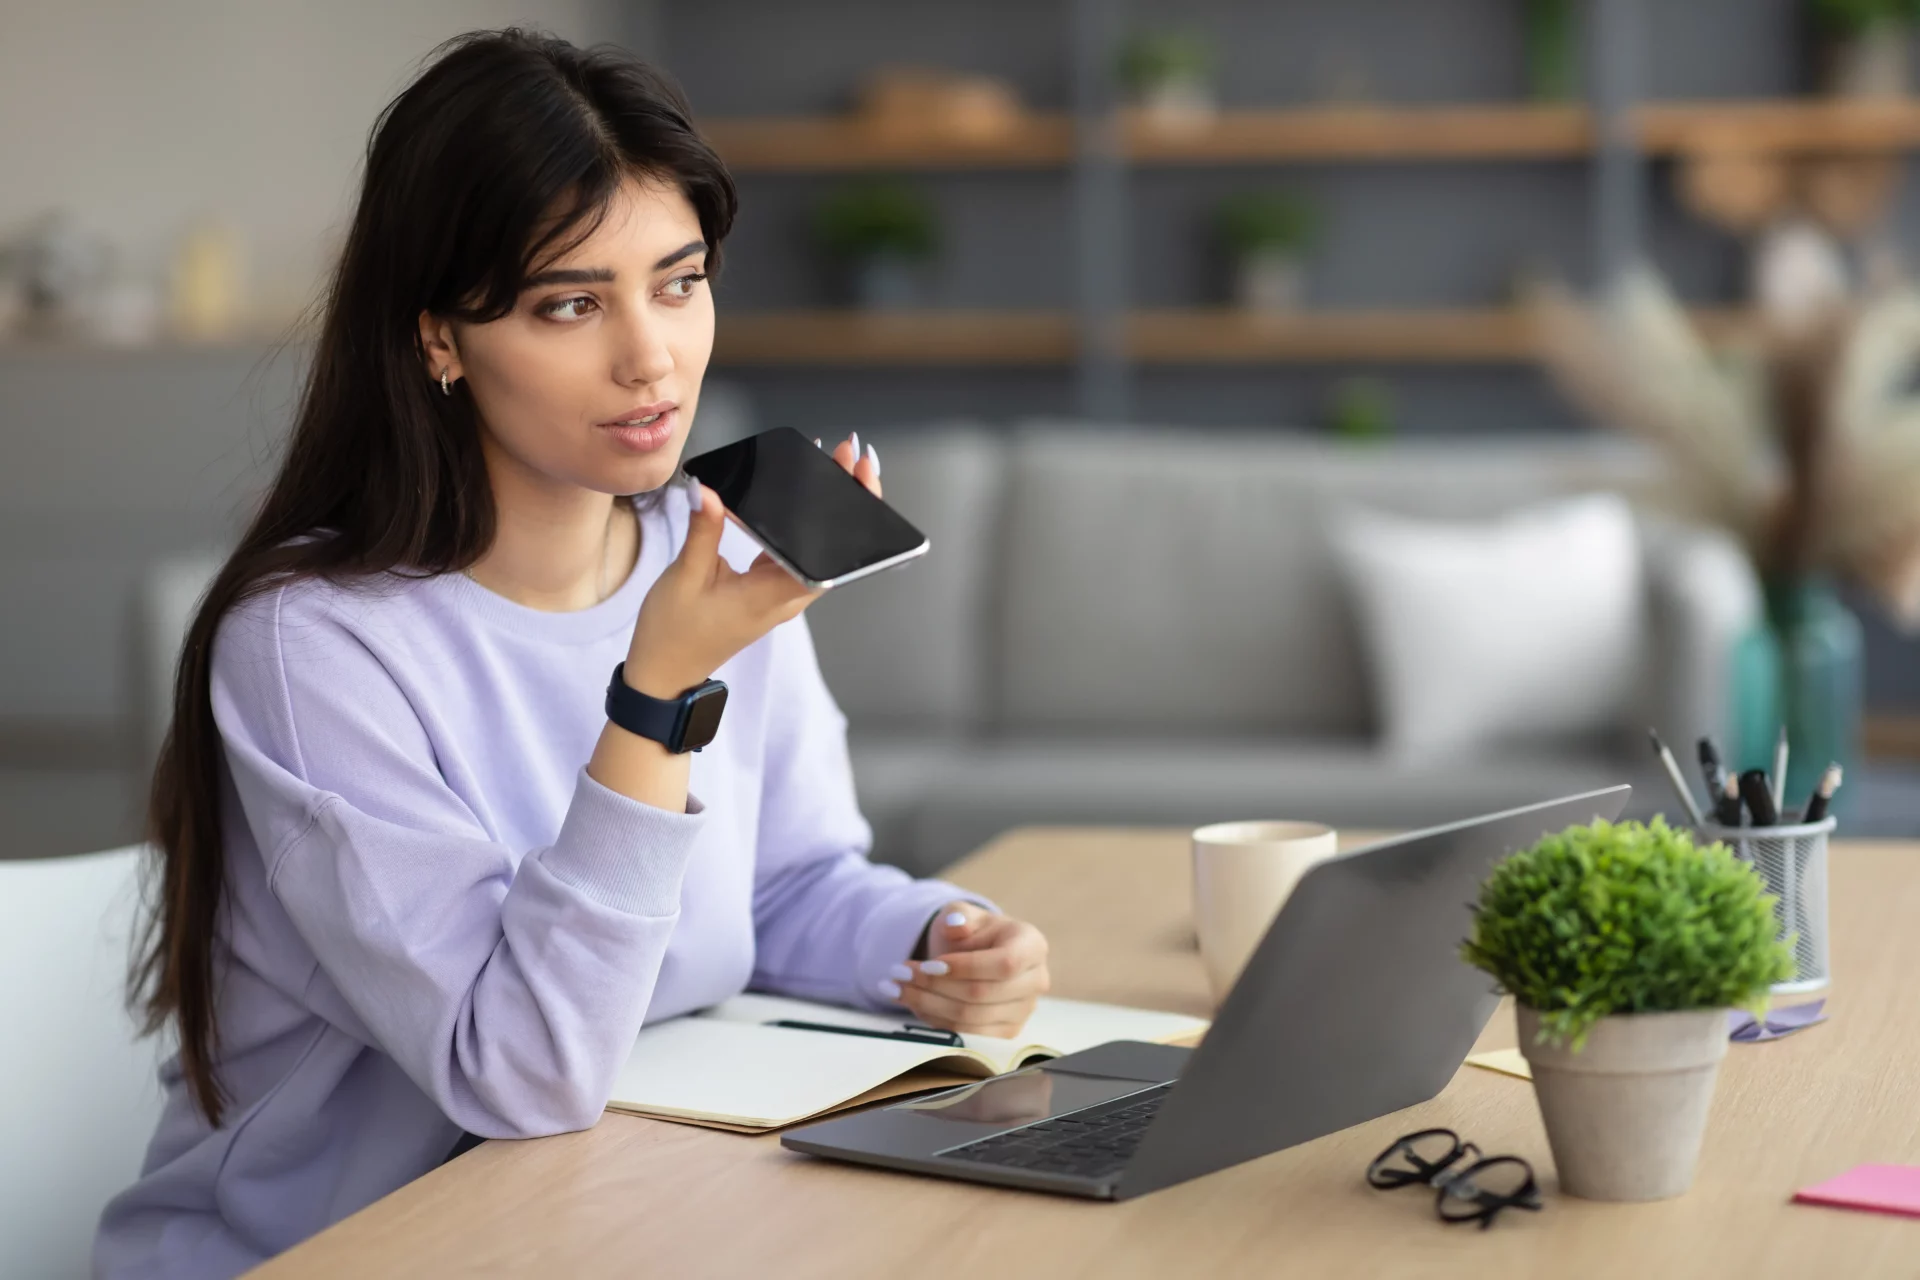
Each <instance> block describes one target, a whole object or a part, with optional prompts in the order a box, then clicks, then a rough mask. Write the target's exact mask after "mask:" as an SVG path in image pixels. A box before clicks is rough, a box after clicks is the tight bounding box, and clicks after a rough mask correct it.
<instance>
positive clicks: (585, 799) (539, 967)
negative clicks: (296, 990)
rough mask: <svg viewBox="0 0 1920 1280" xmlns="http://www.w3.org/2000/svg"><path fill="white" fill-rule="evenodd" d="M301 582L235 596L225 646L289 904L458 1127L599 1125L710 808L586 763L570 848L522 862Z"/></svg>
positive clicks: (400, 700)
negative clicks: (304, 593) (605, 782)
mask: <svg viewBox="0 0 1920 1280" xmlns="http://www.w3.org/2000/svg"><path fill="white" fill-rule="evenodd" d="M294 590H295V589H294V588H284V589H282V590H279V591H276V592H273V593H271V594H269V595H265V596H261V597H258V598H256V599H255V600H253V601H250V602H248V603H247V604H246V605H244V606H242V607H241V608H240V609H239V610H236V611H235V613H234V614H232V615H230V616H229V617H228V619H227V620H226V622H225V623H223V624H222V627H221V630H220V633H219V638H218V640H217V642H216V645H215V650H214V656H213V678H212V695H213V710H214V717H215V720H216V722H217V724H218V725H219V729H220V735H221V739H222V741H223V743H224V746H225V749H226V759H227V763H228V766H229V769H230V771H231V775H232V778H233V783H234V787H235V789H236V790H237V792H238V795H239V800H240V804H241V809H242V812H243V813H244V815H245V819H246V822H247V826H248V828H249V829H250V831H251V833H252V835H253V837H254V842H255V844H256V845H257V846H258V848H259V852H260V856H262V857H263V858H264V859H265V860H266V864H267V877H268V883H269V884H270V886H271V888H272V892H273V894H274V896H275V898H276V899H277V900H278V901H279V903H280V904H281V905H282V907H283V908H284V909H285V910H286V912H287V914H288V916H289V917H291V919H292V921H293V924H294V927H295V928H296V929H297V930H298V931H299V933H300V935H301V937H302V939H303V940H304V941H305V942H306V944H307V946H308V947H309V948H311V950H312V951H313V954H314V956H315V957H316V958H317V960H318V962H319V966H320V968H321V970H322V971H324V972H325V974H326V976H327V977H328V978H329V979H331V981H332V983H333V984H334V986H336V987H337V988H338V989H339V991H340V993H341V995H342V997H343V998H344V999H345V1000H346V1002H347V1004H348V1005H349V1006H350V1007H351V1009H352V1011H353V1013H354V1014H355V1015H356V1016H357V1017H358V1018H359V1019H360V1020H361V1021H362V1022H363V1023H364V1024H365V1031H366V1032H368V1033H370V1035H371V1038H372V1040H373V1042H374V1043H375V1046H376V1047H377V1048H379V1049H380V1050H382V1051H383V1052H385V1053H386V1054H388V1055H389V1056H390V1057H392V1058H393V1059H394V1061H395V1062H397V1063H398V1064H399V1065H400V1067H401V1068H402V1069H403V1070H404V1071H405V1072H406V1073H407V1075H408V1076H409V1077H410V1078H411V1079H412V1080H413V1081H414V1083H415V1084H417V1085H418V1086H419V1087H420V1088H421V1089H422V1090H423V1091H424V1092H426V1093H427V1094H428V1095H429V1096H430V1097H432V1098H433V1100H434V1101H435V1103H437V1104H438V1105H439V1107H440V1108H441V1110H442V1111H444V1112H445V1113H446V1115H447V1118H448V1119H450V1120H451V1121H453V1122H454V1123H455V1124H458V1125H460V1126H461V1127H463V1128H465V1129H467V1130H468V1131H470V1132H472V1133H476V1134H480V1135H482V1136H484V1137H532V1136H537V1135H542V1134H551V1133H559V1132H565V1131H568V1130H573V1129H582V1128H586V1127H588V1126H590V1125H592V1124H593V1123H594V1121H595V1120H596V1119H597V1118H598V1117H599V1115H600V1112H601V1110H602V1109H603V1108H604V1106H605V1104H606V1100H607V1098H608V1096H609V1094H610V1093H611V1091H612V1088H613V1080H614V1078H615V1076H616V1074H617V1073H618V1071H619V1070H620V1068H621V1066H622V1065H623V1064H624V1063H625V1062H626V1059H627V1055H628V1053H629V1051H630V1049H631V1047H632V1044H633V1039H634V1036H635V1034H636V1033H637V1032H638V1031H639V1029H640V1024H641V1020H642V1018H643V1017H644V1015H645V1012H646V1008H647V1003H648V1000H649V999H650V998H651V996H652V992H653V986H654V982H655V979H656V978H657V976H658V974H659V970H660V965H661V962H662V959H663V957H664V955H665V953H666V947H667V940H668V938H669V936H670V934H671V933H672V931H673V926H674V922H675V920H676V918H677V916H678V913H679V894H680V882H681V878H682V875H683V873H684V871H685V868H686V864H687V861H688V858H689V857H690V856H691V853H692V850H693V846H694V842H695V840H696V838H697V836H698V834H699V832H700V829H701V826H702V817H701V812H700V806H699V803H698V801H695V800H691V799H690V800H689V802H688V806H687V812H685V813H671V812H668V811H666V810H663V809H658V808H655V807H653V806H650V805H645V804H641V803H639V802H637V801H635V800H631V799H629V798H627V797H625V796H622V795H620V794H618V793H617V792H614V791H610V790H608V789H607V788H606V787H603V786H601V785H600V784H599V783H597V782H595V781H594V780H593V779H592V778H590V777H588V776H587V773H586V770H585V769H584V768H583V769H581V771H580V773H579V775H578V777H577V779H576V783H575V790H574V794H573V799H572V802H571V806H570V808H569V809H568V811H567V814H566V818H565V820H564V822H563V823H562V824H561V828H560V831H559V834H558V835H557V836H556V838H555V839H554V842H553V844H552V845H550V846H548V847H546V848H541V849H533V850H527V851H524V856H523V857H519V858H516V857H515V852H516V851H515V850H512V849H508V848H506V847H504V846H502V845H501V844H499V843H498V842H496V841H494V840H492V839H490V838H489V837H488V835H487V833H486V832H485V831H484V830H483V828H482V827H481V824H480V822H479V821H478V819H477V818H476V817H475V815H474V813H473V811H472V810H471V809H470V808H469V807H468V806H467V805H466V803H465V802H463V801H462V800H461V799H460V797H459V796H458V795H457V794H456V793H455V792H454V791H453V790H452V789H451V788H450V787H448V786H447V784H446V782H445V781H444V780H443V778H442V777H441V775H440V772H439V769H438V766H437V764H436V762H435V759H434V753H433V749H432V745H431V742H430V740H429V737H428V734H427V731H426V729H425V727H424V726H423V725H422V723H421V721H420V718H419V716H418V715H417V714H416V712H415V711H414V709H413V707H412V706H411V704H410V703H409V701H408V699H407V697H406V695H405V693H404V691H403V690H402V688H401V687H400V686H399V684H398V683H397V682H396V681H395V680H394V678H393V677H392V675H391V674H390V673H389V671H388V670H387V669H386V668H385V667H384V666H383V665H382V664H381V662H380V661H379V659H378V658H377V657H376V655H375V654H374V653H373V652H372V651H371V650H370V649H369V648H368V647H367V646H366V645H365V644H364V643H362V641H361V640H360V638H359V637H358V636H357V635H356V634H355V632H354V631H353V630H352V629H351V628H350V627H348V626H347V625H346V624H345V623H344V622H342V621H341V620H339V619H337V618H336V617H334V616H332V615H330V614H328V613H327V612H326V611H324V610H319V609H313V608H308V607H298V608H297V609H296V606H294V605H292V604H290V603H289V597H290V594H291V592H292V591H294ZM296 612H297V613H298V616H297V617H295V616H292V615H293V614H294V613H296ZM516 864H517V865H516Z"/></svg>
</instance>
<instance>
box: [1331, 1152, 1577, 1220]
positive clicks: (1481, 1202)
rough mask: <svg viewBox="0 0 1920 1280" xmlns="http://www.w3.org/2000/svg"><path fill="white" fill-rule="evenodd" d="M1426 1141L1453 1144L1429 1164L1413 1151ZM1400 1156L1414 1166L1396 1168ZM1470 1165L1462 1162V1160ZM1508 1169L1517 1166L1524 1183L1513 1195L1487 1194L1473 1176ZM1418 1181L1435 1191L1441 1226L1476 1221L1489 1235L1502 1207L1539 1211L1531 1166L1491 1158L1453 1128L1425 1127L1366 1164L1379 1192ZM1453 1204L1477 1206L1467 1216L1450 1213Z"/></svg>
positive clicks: (1510, 1159) (1514, 1159)
mask: <svg viewBox="0 0 1920 1280" xmlns="http://www.w3.org/2000/svg"><path fill="white" fill-rule="evenodd" d="M1423 1138H1445V1139H1447V1141H1448V1142H1450V1143H1451V1144H1452V1145H1451V1147H1450V1148H1449V1149H1448V1151H1447V1154H1446V1155H1445V1156H1444V1157H1442V1158H1441V1159H1440V1160H1438V1161H1429V1160H1427V1159H1425V1158H1423V1157H1422V1156H1421V1155H1420V1154H1419V1152H1417V1151H1415V1150H1414V1144H1415V1143H1417V1142H1419V1141H1420V1140H1422V1139H1423ZM1396 1156H1397V1157H1399V1158H1400V1159H1401V1160H1403V1161H1404V1162H1405V1163H1406V1164H1407V1165H1410V1166H1412V1167H1411V1168H1395V1167H1393V1166H1392V1165H1391V1164H1389V1163H1388V1162H1389V1161H1391V1160H1393V1159H1394V1158H1395V1157H1396ZM1462 1160H1465V1161H1467V1163H1466V1164H1464V1165H1463V1164H1461V1161H1462ZM1504 1165H1518V1166H1519V1167H1520V1168H1521V1169H1522V1170H1523V1171H1524V1172H1525V1173H1526V1181H1525V1182H1523V1183H1521V1185H1520V1190H1518V1191H1517V1192H1515V1193H1514V1194H1513V1195H1510V1196H1509V1195H1502V1194H1500V1193H1499V1192H1496V1191H1488V1190H1486V1189H1485V1188H1483V1187H1480V1186H1478V1185H1476V1184H1475V1182H1474V1180H1473V1179H1474V1175H1475V1174H1476V1173H1480V1172H1482V1171H1484V1170H1487V1169H1493V1168H1498V1167H1501V1166H1504ZM1416 1183H1418V1184H1421V1185H1423V1186H1429V1187H1432V1188H1434V1200H1433V1211H1434V1213H1435V1214H1436V1215H1438V1217H1439V1218H1440V1220H1441V1221H1442V1222H1478V1223H1479V1224H1480V1229H1481V1230H1482V1231H1485V1230H1486V1229H1487V1228H1488V1227H1491V1226H1492V1225H1493V1220H1494V1218H1495V1217H1496V1216H1497V1215H1498V1214H1499V1212H1500V1211H1501V1210H1502V1209H1525V1210H1527V1211H1528V1212H1530V1213H1531V1212H1538V1211H1539V1209H1540V1184H1539V1183H1538V1182H1537V1181H1536V1180H1535V1179H1534V1176H1533V1166H1532V1165H1531V1164H1528V1163H1527V1162H1526V1161H1525V1160H1523V1159H1522V1158H1520V1157H1519V1156H1489V1155H1485V1154H1483V1153H1482V1152H1481V1150H1480V1148H1479V1147H1477V1146H1475V1145H1474V1144H1473V1143H1471V1142H1464V1141H1462V1140H1461V1138H1460V1135H1459V1134H1457V1133H1455V1132H1454V1131H1453V1130H1451V1129H1421V1130H1420V1131H1418V1132H1417V1133H1409V1134H1406V1135H1404V1136H1402V1137H1399V1138H1396V1139H1395V1140H1394V1142H1393V1145H1392V1146H1390V1147H1388V1148H1387V1149H1386V1150H1385V1151H1382V1152H1381V1153H1380V1154H1379V1155H1377V1156H1375V1157H1374V1158H1373V1161H1372V1163H1370V1164H1369V1165H1367V1185H1368V1186H1370V1187H1373V1188H1375V1189H1376V1190H1380V1191H1397V1190H1399V1189H1400V1188H1401V1187H1410V1186H1413V1185H1415V1184H1416ZM1450 1200H1457V1201H1464V1202H1466V1203H1467V1204H1470V1205H1472V1206H1473V1208H1472V1209H1471V1210H1470V1211H1468V1212H1466V1213H1449V1212H1448V1203H1449V1201H1450Z"/></svg>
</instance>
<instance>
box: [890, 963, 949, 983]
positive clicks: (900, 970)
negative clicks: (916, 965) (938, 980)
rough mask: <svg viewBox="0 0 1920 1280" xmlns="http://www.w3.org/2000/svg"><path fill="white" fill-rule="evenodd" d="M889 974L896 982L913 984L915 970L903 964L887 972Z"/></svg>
mask: <svg viewBox="0 0 1920 1280" xmlns="http://www.w3.org/2000/svg"><path fill="white" fill-rule="evenodd" d="M944 967H945V966H942V968H944ZM887 973H888V974H890V975H891V976H892V978H893V980H894V981H895V982H912V981H913V970H911V969H909V968H907V966H905V965H903V964H897V965H895V966H893V968H891V969H889V970H887Z"/></svg>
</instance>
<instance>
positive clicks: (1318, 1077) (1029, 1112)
mask: <svg viewBox="0 0 1920 1280" xmlns="http://www.w3.org/2000/svg"><path fill="white" fill-rule="evenodd" d="M1631 790H1632V789H1631V788H1630V787H1625V786H1619V787H1610V788H1607V789H1605V790H1602V791H1592V792H1587V793H1585V794H1583V795H1577V796H1569V797H1567V798H1565V799H1562V800H1553V801H1549V802H1547V803H1545V804H1537V805H1531V806H1528V807H1526V808H1522V809H1513V810H1510V811H1508V812H1505V813H1496V814H1493V815H1491V816H1489V817H1484V818H1475V819H1471V820H1468V821H1465V822H1456V823H1453V824H1451V825H1448V826H1443V827H1435V828H1433V829H1431V830H1428V831H1419V832H1415V833H1413V834H1411V835H1405V836H1400V837H1397V838H1395V839H1392V840H1387V841H1383V842H1381V843H1379V844H1375V845H1371V846H1369V847H1367V848H1364V849H1357V850H1354V851H1352V852H1350V853H1346V854H1342V855H1340V856H1338V857H1334V858H1331V859H1328V860H1327V861H1325V862H1322V863H1320V864H1318V865H1317V866H1315V867H1313V868H1312V869H1311V870H1310V871H1308V872H1307V873H1306V875H1304V876H1302V877H1301V878H1300V882H1299V884H1298V885H1297V886H1296V887H1295V888H1294V891H1293V894H1292V896H1291V897H1289V898H1288V899H1287V902H1286V905H1285V906H1284V907H1282V908H1281V910H1280V913H1279V915H1277V916H1276V917H1274V921H1273V924H1272V925H1271V926H1269V927H1268V929H1267V933H1266V936H1265V937H1264V938H1262V939H1261V941H1260V945H1259V946H1258V947H1256V948H1255V949H1254V953H1253V956H1252V958H1251V959H1249V960H1248V962H1247V967H1246V968H1245V969H1244V970H1243V971H1242V972H1241V975H1240V978H1239V981H1237V982H1236V983H1235V984H1234V987H1233V990H1232V991H1230V992H1228V993H1227V998H1226V1000H1225V1001H1224V1002H1223V1003H1222V1004H1221V1006H1220V1010H1219V1012H1218V1014H1217V1015H1216V1016H1215V1018H1214V1021H1213V1025H1212V1027H1211V1028H1210V1029H1209V1030H1208V1032H1207V1034H1206V1038H1205V1040H1204V1041H1202V1043H1201V1044H1200V1046H1199V1047H1198V1048H1194V1049H1184V1048H1178V1047H1175V1046H1171V1045H1156V1044H1144V1043H1137V1042H1133V1041H1125V1040H1116V1041H1112V1042H1110V1043H1107V1044H1103V1045H1099V1046H1097V1047H1095V1048H1092V1049H1088V1050H1086V1051H1085V1052H1082V1053H1074V1054H1069V1055H1067V1056H1066V1057H1062V1058H1055V1059H1053V1060H1051V1061H1049V1062H1045V1063H1042V1064H1039V1065H1037V1066H1031V1067H1025V1068H1023V1069H1021V1070H1019V1071H1014V1072H1010V1073H1008V1074H1006V1075H1002V1076H995V1077H994V1078H992V1079H990V1080H985V1081H982V1082H980V1083H978V1084H970V1085H964V1086H962V1087H960V1088H957V1089H948V1090H944V1091H942V1092H939V1093H934V1094H928V1095H924V1096H922V1097H918V1098H912V1099H909V1100H906V1101H903V1102H897V1103H894V1104H892V1105H890V1106H886V1107H880V1108H876V1109H872V1110H868V1111H863V1112H859V1113H856V1114H854V1115H850V1116H843V1117H840V1118H838V1119H834V1120H828V1121H825V1122H824V1123H821V1124H815V1125H808V1126H807V1127H805V1128H802V1129H796V1130H794V1131H793V1132H791V1133H788V1134H786V1135H785V1136H783V1137H782V1138H781V1140H780V1141H781V1144H782V1145H783V1146H786V1147H788V1148H790V1149H792V1150H794V1151H802V1152H806V1153H807V1154H809V1155H816V1156H827V1157H830V1158H832V1159H836V1160H848V1161H853V1162H855V1163H858V1164H869V1165H878V1166H881V1167H883V1168H887V1169H902V1170H908V1171H911V1172H914V1173H928V1174H937V1175H939V1176H941V1177H947V1178H961V1179H965V1180H967V1181H970V1182H988V1183H994V1184H996V1185H999V1186H1007V1187H1021V1188H1025V1189H1027V1190H1032V1191H1053V1192H1059V1193H1061V1194H1064V1195H1074V1196H1085V1197H1088V1198H1091V1199H1096V1200H1125V1199H1128V1198H1130V1197H1133V1196H1137V1195H1144V1194H1145V1193H1147V1192H1149V1191H1156V1190H1158V1189H1159V1188H1161V1187H1166V1186H1171V1185H1172V1184H1174V1183H1176V1182H1185V1181H1187V1180H1188V1179H1189V1178H1197V1177H1199V1176H1201V1175H1202V1174H1206V1173H1212V1172H1213V1171H1214V1170H1216V1169H1224V1168H1226V1167H1228V1166H1229V1165H1235V1164H1239V1163H1240V1162H1242V1161H1244V1160H1252V1159H1254V1158H1256V1157H1258V1156H1263V1155H1267V1154H1269V1153H1271V1152H1274V1151H1279V1150H1280V1149H1282V1148H1283V1147H1290V1146H1293V1145H1294V1144H1295V1143H1300V1142H1305V1141H1307V1140H1308V1139H1310V1138H1317V1137H1320V1136H1321V1135H1322V1134H1327V1133H1332V1132H1334V1131H1335V1130H1336V1129H1344V1128H1346V1127H1348V1126H1349V1125H1355V1124H1359V1123H1361V1122H1362V1121H1365V1120H1371V1119H1373V1118H1375V1117H1376V1116H1382V1115H1385V1114H1387V1113H1388V1112H1390V1111H1397V1110H1399V1109H1400V1108H1402V1107H1408V1106H1412V1105H1413V1104H1414V1103H1417V1102H1424V1101H1426V1100H1427V1099H1428V1098H1431V1097H1433V1096H1434V1095H1435V1094H1437V1093H1439V1092H1440V1091H1441V1090H1442V1089H1444V1088H1445V1087H1446V1085H1447V1082H1448V1081H1449V1080H1451V1079H1453V1076H1454V1073H1455V1072H1456V1071H1458V1070H1459V1069H1460V1065H1461V1063H1462V1062H1463V1061H1464V1060H1465V1059H1466V1056H1467V1054H1468V1052H1469V1051H1470V1050H1471V1049H1472V1048H1473V1043H1474V1041H1475V1040H1477V1039H1478V1038H1479V1036H1480V1032H1481V1030H1482V1029H1483V1028H1484V1027H1485V1026H1486V1024H1487V1020H1488V1019H1489V1018H1490V1017H1492V1016H1493V1011H1494V1009H1495V1007H1496V1006H1497V1005H1498V1004H1499V997H1498V996H1497V995H1496V994H1494V992H1493V990H1492V986H1491V982H1490V980H1489V979H1488V977H1487V976H1486V975H1485V974H1484V973H1481V972H1479V971H1478V970H1476V969H1473V968H1471V967H1470V966H1468V965H1467V963H1466V962H1465V961H1463V960H1461V959H1460V955H1459V951H1460V943H1461V941H1462V940H1463V939H1464V938H1465V937H1466V935H1467V931H1468V928H1469V904H1471V903H1472V902H1473V901H1475V900H1476V899H1477V897H1478V896H1479V888H1480V884H1481V882H1482V881H1483V880H1484V879H1485V878H1486V875H1487V872H1488V870H1489V869H1490V868H1491V867H1492V866H1493V864H1494V863H1495V862H1497V861H1499V860H1500V859H1501V858H1502V857H1504V856H1506V855H1507V854H1508V853H1511V852H1513V851H1515V850H1517V849H1522V848H1526V847H1527V846H1529V845H1531V844H1533V843H1534V842H1535V841H1536V840H1538V839H1539V838H1540V837H1541V836H1543V835H1546V834H1548V833H1550V832H1554V831H1560V830H1562V829H1564V828H1566V827H1569V826H1572V825H1574V824H1575V823H1581V822H1590V821H1592V820H1594V819H1596V818H1605V819H1608V820H1611V819H1613V818H1615V817H1617V816H1619V814H1620V812H1621V810H1622V809H1623V808H1625V807H1626V803H1627V797H1628V795H1629V794H1630V792H1631Z"/></svg>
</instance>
